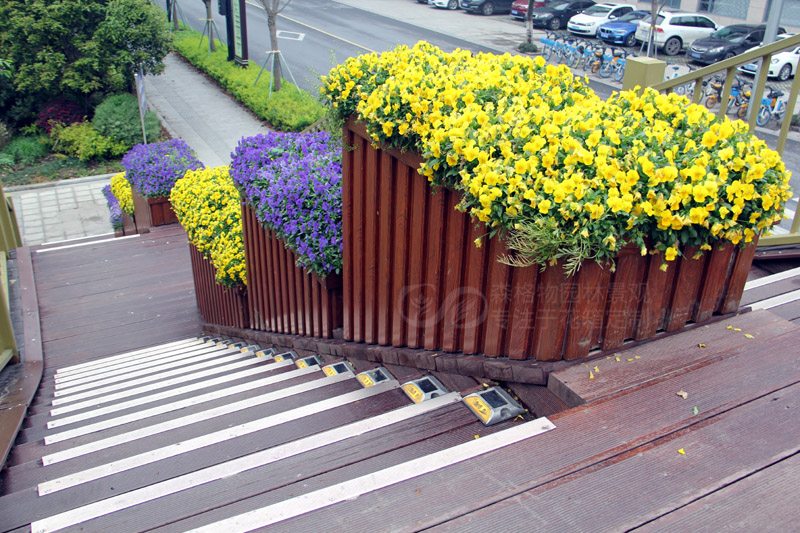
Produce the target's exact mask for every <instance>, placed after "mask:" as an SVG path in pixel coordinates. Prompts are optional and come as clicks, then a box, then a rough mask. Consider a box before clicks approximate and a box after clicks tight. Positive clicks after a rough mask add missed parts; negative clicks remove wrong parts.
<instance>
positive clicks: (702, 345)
mask: <svg viewBox="0 0 800 533" xmlns="http://www.w3.org/2000/svg"><path fill="white" fill-rule="evenodd" d="M697 346H699V347H700V348H705V347H706V345H705V344H703V343H702V342H701V343H700V344H698V345H697Z"/></svg>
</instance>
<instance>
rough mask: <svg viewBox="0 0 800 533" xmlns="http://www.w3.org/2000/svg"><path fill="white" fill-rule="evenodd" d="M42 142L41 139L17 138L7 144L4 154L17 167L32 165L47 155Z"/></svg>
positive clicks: (45, 146)
mask: <svg viewBox="0 0 800 533" xmlns="http://www.w3.org/2000/svg"><path fill="white" fill-rule="evenodd" d="M43 141H44V139H42V138H41V137H17V138H15V139H12V140H11V142H10V143H8V146H6V149H5V150H4V152H5V153H6V154H7V155H8V156H10V157H11V159H13V161H14V163H15V164H17V165H32V164H34V163H36V162H37V161H38V160H39V159H41V158H43V157H44V156H46V155H47V153H48V149H47V145H46V143H45V142H43Z"/></svg>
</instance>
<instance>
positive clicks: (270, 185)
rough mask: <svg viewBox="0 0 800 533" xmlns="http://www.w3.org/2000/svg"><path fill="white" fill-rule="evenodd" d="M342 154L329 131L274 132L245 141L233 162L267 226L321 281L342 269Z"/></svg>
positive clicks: (238, 179)
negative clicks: (323, 277)
mask: <svg viewBox="0 0 800 533" xmlns="http://www.w3.org/2000/svg"><path fill="white" fill-rule="evenodd" d="M341 152H342V150H341V143H340V142H339V140H338V137H331V135H330V134H329V133H327V132H319V133H306V134H298V133H268V134H264V135H256V136H255V137H249V138H245V139H242V140H241V141H239V145H238V146H237V147H236V150H235V151H234V153H233V158H232V161H231V177H232V178H233V181H234V183H235V184H236V186H237V188H238V189H239V190H240V191H241V193H242V197H243V198H245V200H246V201H247V202H248V203H249V204H250V205H251V206H252V207H253V208H254V209H255V211H256V214H257V216H258V219H259V221H260V222H261V224H262V225H263V226H265V227H267V228H269V229H271V230H272V231H274V232H275V233H276V234H277V236H278V237H279V238H280V239H281V240H283V242H284V243H285V244H286V246H288V247H289V248H291V249H292V250H294V251H295V252H297V255H298V260H297V263H298V265H300V266H302V267H306V268H308V269H309V270H311V271H312V272H314V273H316V274H318V275H320V276H326V275H328V274H331V273H339V272H341V270H342V163H341Z"/></svg>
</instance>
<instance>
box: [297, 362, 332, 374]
mask: <svg viewBox="0 0 800 533" xmlns="http://www.w3.org/2000/svg"><path fill="white" fill-rule="evenodd" d="M298 366H299V365H298ZM322 371H323V372H325V375H326V376H328V377H330V376H335V375H336V370H335V369H334V368H333V367H332V366H326V367H325V368H323V369H322Z"/></svg>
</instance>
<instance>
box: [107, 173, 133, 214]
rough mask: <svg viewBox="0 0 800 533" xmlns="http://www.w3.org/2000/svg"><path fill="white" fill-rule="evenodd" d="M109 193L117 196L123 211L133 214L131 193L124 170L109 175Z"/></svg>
mask: <svg viewBox="0 0 800 533" xmlns="http://www.w3.org/2000/svg"><path fill="white" fill-rule="evenodd" d="M111 194H113V195H114V196H116V197H117V200H118V201H119V208H120V209H121V210H122V212H123V213H125V214H127V215H133V193H131V184H130V183H128V180H126V179H125V173H124V172H120V173H119V174H114V175H113V176H111Z"/></svg>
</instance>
